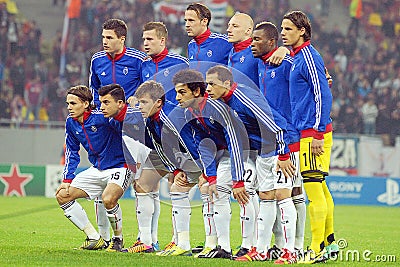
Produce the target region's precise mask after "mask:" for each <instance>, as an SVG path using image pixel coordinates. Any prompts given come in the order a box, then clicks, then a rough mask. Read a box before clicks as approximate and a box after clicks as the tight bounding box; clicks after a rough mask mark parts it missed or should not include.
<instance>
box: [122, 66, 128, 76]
mask: <svg viewBox="0 0 400 267" xmlns="http://www.w3.org/2000/svg"><path fill="white" fill-rule="evenodd" d="M122 72H123V73H124V75H127V74H128V67H125V68H124V70H123V71H122Z"/></svg>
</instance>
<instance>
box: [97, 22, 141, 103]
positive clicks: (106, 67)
mask: <svg viewBox="0 0 400 267" xmlns="http://www.w3.org/2000/svg"><path fill="white" fill-rule="evenodd" d="M127 31H128V26H127V25H126V24H125V22H124V21H122V20H120V19H109V20H107V21H105V22H104V24H103V32H102V36H103V48H104V50H103V51H100V52H97V53H95V54H94V55H93V56H92V59H91V62H90V76H89V87H90V90H92V93H93V99H94V103H95V104H96V106H99V105H100V102H99V96H98V90H99V89H100V87H101V86H104V85H108V84H113V83H114V84H116V83H118V84H120V85H121V87H122V88H123V89H124V91H125V96H126V97H127V98H129V97H130V96H133V95H134V93H135V91H136V88H137V87H138V86H139V85H140V83H141V82H142V81H141V74H142V70H141V65H142V62H143V60H144V58H145V56H146V55H145V54H144V53H143V52H141V51H139V50H136V49H135V48H130V47H126V46H125V40H126V36H127Z"/></svg>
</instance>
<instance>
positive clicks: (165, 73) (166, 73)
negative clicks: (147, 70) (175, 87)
mask: <svg viewBox="0 0 400 267" xmlns="http://www.w3.org/2000/svg"><path fill="white" fill-rule="evenodd" d="M168 75H169V69H165V70H164V77H167V76H168Z"/></svg>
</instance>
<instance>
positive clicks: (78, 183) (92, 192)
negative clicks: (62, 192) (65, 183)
mask: <svg viewBox="0 0 400 267" xmlns="http://www.w3.org/2000/svg"><path fill="white" fill-rule="evenodd" d="M132 179H133V174H132V171H131V170H129V169H127V168H112V169H108V170H98V169H96V168H95V167H93V166H92V167H90V168H89V169H87V170H84V171H83V172H80V173H78V174H77V175H76V177H75V178H74V179H73V180H72V183H71V186H72V187H75V188H78V189H81V190H83V191H85V192H86V194H88V196H89V197H88V198H89V199H95V198H96V197H101V194H102V193H103V191H104V189H105V188H106V186H107V185H108V184H109V183H113V184H117V185H119V186H120V187H121V188H122V190H124V192H125V190H126V189H127V188H128V186H129V185H130V184H131V183H132Z"/></svg>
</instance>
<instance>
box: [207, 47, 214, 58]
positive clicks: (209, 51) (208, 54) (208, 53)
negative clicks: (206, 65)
mask: <svg viewBox="0 0 400 267" xmlns="http://www.w3.org/2000/svg"><path fill="white" fill-rule="evenodd" d="M212 54H213V52H212V50H211V49H210V50H208V51H207V57H212Z"/></svg>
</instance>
